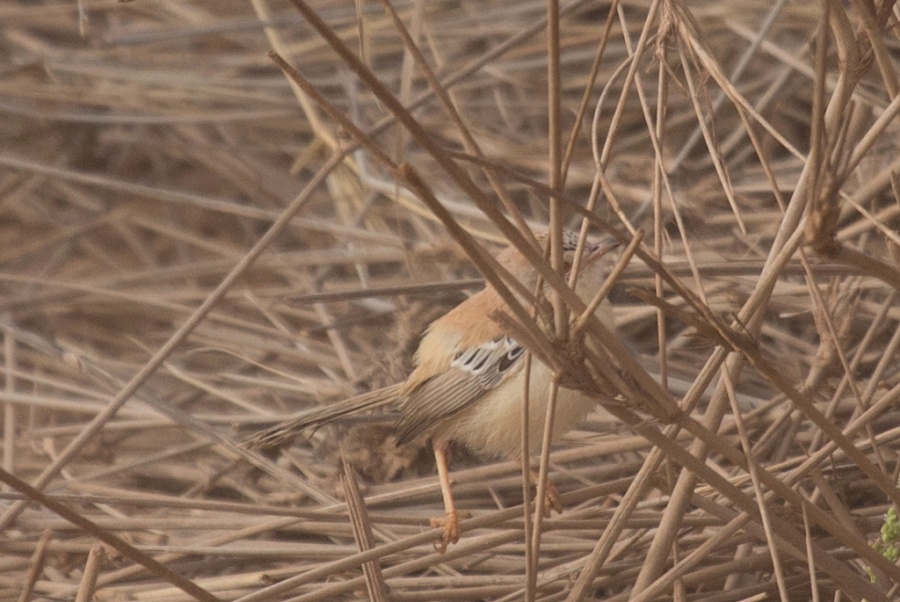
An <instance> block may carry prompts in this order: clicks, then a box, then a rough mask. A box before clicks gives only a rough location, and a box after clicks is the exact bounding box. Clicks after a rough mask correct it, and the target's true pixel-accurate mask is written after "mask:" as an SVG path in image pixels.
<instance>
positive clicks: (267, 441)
mask: <svg viewBox="0 0 900 602" xmlns="http://www.w3.org/2000/svg"><path fill="white" fill-rule="evenodd" d="M402 386H403V385H402V383H400V384H396V385H391V386H389V387H384V388H383V389H378V390H375V391H369V392H368V393H363V394H361V395H357V396H356V397H351V398H349V399H344V400H342V401H338V402H336V403H331V404H328V405H326V406H322V407H320V408H313V409H312V410H307V411H305V412H302V413H300V414H297V415H296V416H294V417H293V418H289V419H288V420H285V421H284V422H281V423H279V424H276V425H275V426H272V427H269V428H267V429H264V430H262V431H259V432H258V433H256V434H255V435H253V437H251V438H250V439H249V440H248V441H247V446H248V447H251V448H271V447H278V446H280V445H283V444H284V443H286V442H287V441H289V440H291V439H293V438H294V437H295V436H296V435H298V434H299V433H300V431H302V430H303V429H307V428H313V427H319V426H322V425H323V424H327V423H329V422H331V421H333V420H337V419H339V418H343V417H345V416H350V415H353V414H357V413H359V412H364V411H366V410H374V409H377V408H380V407H383V406H386V405H390V404H392V403H394V402H396V401H397V399H398V398H399V396H400V389H401V388H402Z"/></svg>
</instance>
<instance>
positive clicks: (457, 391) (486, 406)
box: [250, 231, 618, 551]
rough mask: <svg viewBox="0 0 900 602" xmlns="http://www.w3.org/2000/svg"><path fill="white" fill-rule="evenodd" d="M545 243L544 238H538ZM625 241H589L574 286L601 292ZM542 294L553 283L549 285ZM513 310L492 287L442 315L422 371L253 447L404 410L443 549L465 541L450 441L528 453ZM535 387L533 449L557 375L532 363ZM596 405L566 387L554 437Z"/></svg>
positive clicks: (506, 257) (569, 250)
mask: <svg viewBox="0 0 900 602" xmlns="http://www.w3.org/2000/svg"><path fill="white" fill-rule="evenodd" d="M536 237H537V239H538V242H544V241H546V239H547V235H546V234H537V235H536ZM577 242H578V235H577V234H576V233H574V232H568V231H567V232H565V233H564V239H563V252H564V260H565V262H566V268H567V269H568V268H569V267H571V265H572V260H573V258H574V254H575V252H576V247H577ZM616 246H618V243H617V242H615V241H614V240H613V239H609V238H606V239H603V240H601V241H599V242H594V243H588V244H587V245H585V251H584V253H585V255H584V258H583V261H582V264H581V265H582V267H581V271H580V273H579V277H578V280H577V284H576V287H575V292H576V293H577V294H578V295H579V297H581V298H582V299H583V300H584V301H585V302H586V303H587V302H589V301H590V300H591V298H593V296H594V295H595V294H596V293H597V292H598V291H599V289H600V287H601V285H602V284H603V282H604V280H605V278H606V276H608V275H609V271H610V262H609V261H608V259H606V258H607V257H608V253H609V251H610V250H612V249H613V248H615V247H616ZM497 261H498V262H499V263H500V264H501V265H503V266H504V267H505V268H506V269H507V270H509V272H510V273H511V274H512V275H513V276H514V277H515V278H516V279H517V280H518V281H519V282H521V283H522V285H523V286H524V287H525V288H526V289H527V290H531V291H534V290H536V287H537V283H538V272H537V270H535V268H534V267H533V266H532V265H531V264H530V263H529V262H528V261H527V260H526V259H525V257H524V256H523V255H522V254H521V253H520V252H519V251H518V250H517V249H516V248H515V247H510V248H507V249H505V250H504V251H502V252H501V253H500V254H499V255H498V256H497ZM544 289H545V292H546V289H547V287H546V286H544ZM501 311H507V307H506V303H505V302H504V301H503V299H502V298H501V296H500V294H499V293H497V291H496V290H495V289H494V288H493V287H491V286H487V287H486V288H485V289H484V290H482V291H480V292H479V293H477V294H475V295H473V296H472V297H470V298H468V299H467V300H465V301H463V302H462V303H460V304H459V305H457V306H456V307H455V308H453V309H452V310H450V311H449V312H447V313H446V314H444V315H443V316H442V317H440V318H438V319H437V320H435V321H434V322H432V323H431V325H430V326H429V327H428V329H427V330H426V332H425V334H424V336H423V337H422V341H421V343H420V344H419V349H418V352H417V353H416V359H415V363H416V368H415V369H414V370H413V372H412V373H411V374H410V375H409V378H407V379H406V381H405V382H403V383H400V384H397V385H391V386H389V387H385V388H383V389H379V390H377V391H372V392H370V393H364V394H362V395H359V396H356V397H353V398H350V399H347V400H344V401H342V402H338V403H335V404H330V405H328V406H325V407H323V408H317V409H314V410H310V411H307V412H304V413H302V414H300V415H298V416H296V417H295V418H292V419H290V420H287V421H285V422H283V423H281V424H278V425H276V426H274V427H271V428H269V429H266V430H264V431H261V432H260V433H258V434H257V435H255V436H254V437H253V438H252V439H251V441H250V443H251V445H253V446H255V447H273V446H276V445H280V444H281V443H283V442H284V441H286V440H288V439H290V438H292V437H293V436H295V435H296V434H297V433H299V432H300V431H301V430H302V429H305V428H308V427H313V426H318V425H321V424H324V423H326V422H329V421H331V420H334V419H336V418H340V417H342V416H346V415H348V414H353V413H356V412H360V411H363V410H367V409H373V408H376V407H381V406H385V405H391V406H394V407H396V408H397V409H398V410H399V413H400V418H399V419H398V421H397V423H396V425H395V429H396V438H397V443H398V444H399V445H403V444H405V443H409V442H410V441H412V440H413V439H416V438H417V437H420V436H423V435H427V436H430V437H431V442H432V448H433V450H434V457H435V462H436V464H437V469H438V475H439V477H440V483H441V492H442V494H443V498H444V509H445V512H446V516H444V517H442V518H439V519H433V520H432V526H435V527H438V526H441V527H443V529H444V530H443V534H442V537H441V540H440V542H439V549H440V550H442V551H443V550H444V549H446V546H447V545H448V544H450V543H456V542H457V541H458V540H459V518H458V515H457V511H456V507H455V505H454V503H453V496H452V493H451V490H450V477H449V472H448V471H449V469H448V465H447V447H448V444H449V442H451V441H454V442H457V443H461V444H463V445H465V446H466V447H468V448H469V449H470V450H471V451H473V452H475V453H477V454H487V455H493V456H507V457H518V456H520V455H521V449H522V432H521V428H520V426H519V425H520V423H521V416H522V409H523V408H522V405H523V402H524V399H525V373H526V371H525V370H524V368H525V364H526V362H525V361H524V358H525V348H524V347H523V346H521V345H520V344H519V343H518V342H517V341H516V340H515V339H514V338H513V337H512V336H510V333H508V332H506V331H505V330H504V328H503V327H502V326H501V324H500V323H499V322H497V321H496V320H495V319H494V318H493V317H492V316H493V315H495V313H496V312H501ZM596 315H597V317H598V318H599V319H600V320H601V321H602V322H603V323H604V325H605V326H607V328H610V329H612V328H613V321H612V310H611V308H610V307H609V305H608V303H606V302H604V303H603V304H601V305H600V307H599V309H598V310H597V313H596ZM530 374H531V379H530V383H529V386H528V399H529V410H528V417H529V422H528V441H529V443H530V445H531V448H532V451H535V450H537V449H539V448H540V446H541V439H542V436H543V432H544V422H545V418H546V410H547V404H548V396H549V392H550V388H551V386H552V380H553V375H552V373H551V370H550V368H548V367H547V366H546V365H545V364H543V363H542V362H540V361H538V360H537V359H535V360H534V361H533V362H532V366H531V372H530ZM594 404H595V400H594V399H591V398H590V397H587V396H586V395H584V394H582V393H580V392H577V391H574V390H572V389H565V388H561V389H560V390H559V393H558V396H557V405H556V414H555V417H554V422H553V434H554V437H557V436H560V435H562V434H564V433H566V432H568V431H569V430H571V429H572V428H573V427H574V426H575V425H576V424H577V423H578V422H579V421H580V420H581V419H582V418H584V416H585V415H586V414H587V413H588V411H589V410H590V409H591V408H592V407H593V405H594Z"/></svg>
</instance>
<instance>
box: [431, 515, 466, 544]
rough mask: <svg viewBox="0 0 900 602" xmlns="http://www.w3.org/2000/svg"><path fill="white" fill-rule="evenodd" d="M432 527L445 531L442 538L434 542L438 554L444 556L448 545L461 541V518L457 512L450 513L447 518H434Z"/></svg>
mask: <svg viewBox="0 0 900 602" xmlns="http://www.w3.org/2000/svg"><path fill="white" fill-rule="evenodd" d="M431 526H432V527H434V528H438V527H441V528H442V529H443V532H442V533H441V538H440V539H439V540H437V541H436V542H434V549H435V550H437V553H438V554H443V553H444V552H446V551H447V546H448V545H450V544H451V543H456V542H458V541H459V516H458V515H457V513H456V512H455V511H453V512H448V513H447V514H446V515H445V516H440V517H436V518H432V519H431Z"/></svg>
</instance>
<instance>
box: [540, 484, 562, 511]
mask: <svg viewBox="0 0 900 602" xmlns="http://www.w3.org/2000/svg"><path fill="white" fill-rule="evenodd" d="M543 506H544V518H550V513H551V511H553V510H556V513H557V514H562V511H563V505H562V502H561V501H559V490H557V489H556V485H554V484H553V481H549V480H548V481H547V489H546V491H545V492H544V504H543Z"/></svg>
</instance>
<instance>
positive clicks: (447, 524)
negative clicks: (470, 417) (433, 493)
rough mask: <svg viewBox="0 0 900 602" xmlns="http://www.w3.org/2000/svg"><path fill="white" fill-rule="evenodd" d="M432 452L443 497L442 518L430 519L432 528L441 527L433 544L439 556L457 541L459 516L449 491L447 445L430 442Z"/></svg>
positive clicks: (443, 442) (451, 493)
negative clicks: (437, 538) (439, 535)
mask: <svg viewBox="0 0 900 602" xmlns="http://www.w3.org/2000/svg"><path fill="white" fill-rule="evenodd" d="M431 446H432V449H433V450H434V462H435V464H437V470H438V478H440V480H441V495H443V496H444V516H443V517H442V518H433V519H431V526H432V527H443V528H444V532H443V533H442V534H441V539H440V541H438V542H436V543H435V548H436V549H437V551H438V552H439V553H441V554H443V553H444V552H446V551H447V546H448V545H450V544H451V543H456V542H458V541H459V516H458V515H457V513H456V504H454V503H453V492H452V491H451V490H450V469H449V467H448V466H447V443H446V442H445V441H442V442H437V441H432V443H431Z"/></svg>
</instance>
